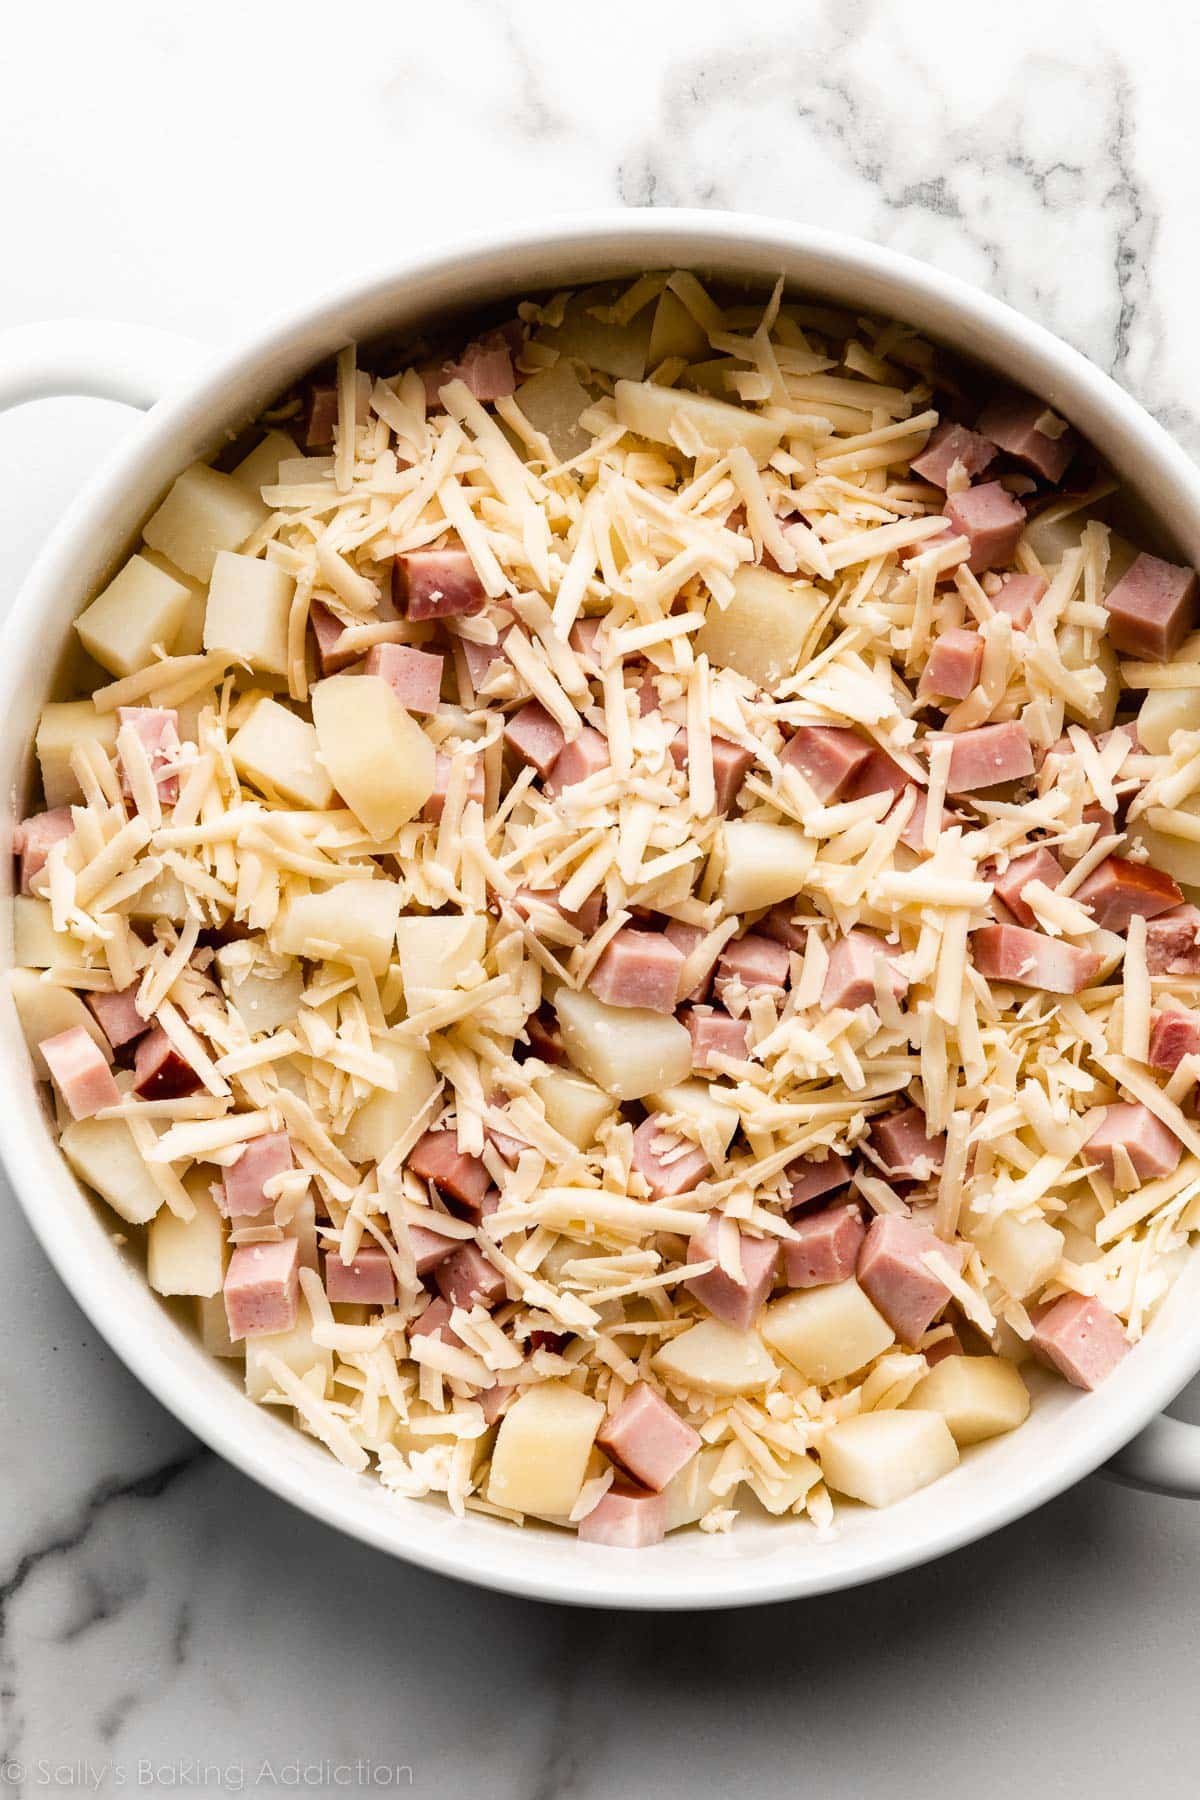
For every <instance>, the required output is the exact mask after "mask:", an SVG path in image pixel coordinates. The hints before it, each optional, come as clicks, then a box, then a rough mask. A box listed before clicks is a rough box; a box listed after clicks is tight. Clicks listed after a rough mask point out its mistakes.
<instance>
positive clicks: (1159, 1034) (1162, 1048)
mask: <svg viewBox="0 0 1200 1800" xmlns="http://www.w3.org/2000/svg"><path fill="white" fill-rule="evenodd" d="M1197 1054H1200V1013H1197V1012H1192V1011H1191V1010H1190V1008H1188V1007H1186V1006H1172V1007H1171V1008H1170V1009H1169V1010H1167V1011H1165V1012H1160V1013H1155V1014H1154V1016H1153V1019H1152V1021H1151V1025H1150V1054H1149V1056H1148V1057H1147V1059H1146V1060H1147V1061H1148V1062H1149V1064H1150V1067H1151V1068H1152V1069H1165V1070H1166V1071H1168V1073H1173V1072H1174V1071H1175V1070H1176V1069H1177V1068H1178V1067H1179V1065H1180V1063H1181V1062H1182V1061H1183V1059H1184V1057H1185V1056H1196V1055H1197Z"/></svg>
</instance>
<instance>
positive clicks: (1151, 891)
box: [1074, 856, 1183, 931]
mask: <svg viewBox="0 0 1200 1800" xmlns="http://www.w3.org/2000/svg"><path fill="white" fill-rule="evenodd" d="M1074 898H1075V899H1076V900H1078V901H1079V903H1080V905H1081V906H1089V907H1091V910H1092V917H1093V918H1094V919H1095V921H1096V923H1097V925H1099V926H1101V927H1102V929H1103V930H1105V931H1125V930H1127V929H1128V926H1129V921H1130V919H1133V918H1142V919H1156V918H1157V917H1158V915H1159V914H1160V913H1165V912H1170V911H1171V910H1172V908H1174V907H1176V906H1178V905H1180V903H1181V902H1182V900H1183V892H1182V890H1181V889H1180V888H1179V886H1178V885H1177V884H1176V883H1175V882H1174V881H1172V880H1171V877H1170V876H1169V875H1164V874H1163V872H1162V870H1161V869H1154V868H1151V866H1150V864H1149V863H1135V862H1128V861H1127V860H1126V859H1125V857H1123V856H1106V857H1105V859H1104V861H1103V862H1102V863H1101V864H1100V866H1099V867H1098V868H1095V869H1093V870H1092V872H1091V874H1090V875H1089V876H1088V877H1087V878H1086V880H1084V881H1081V882H1080V884H1079V886H1078V887H1077V888H1076V889H1075V894H1074Z"/></svg>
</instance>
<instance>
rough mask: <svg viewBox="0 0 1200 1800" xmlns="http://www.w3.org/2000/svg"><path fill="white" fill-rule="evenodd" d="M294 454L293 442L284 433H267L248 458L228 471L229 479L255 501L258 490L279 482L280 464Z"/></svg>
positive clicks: (258, 497) (259, 495)
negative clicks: (244, 489) (247, 491)
mask: <svg viewBox="0 0 1200 1800" xmlns="http://www.w3.org/2000/svg"><path fill="white" fill-rule="evenodd" d="M295 454H296V445H295V441H294V439H292V438H290V437H289V436H288V434H287V432H286V431H268V433H267V435H266V436H265V437H264V438H262V439H260V441H259V442H258V443H257V444H256V445H255V446H254V448H253V450H251V452H250V454H249V456H243V458H242V460H241V462H240V463H238V464H237V465H236V467H234V468H232V469H230V471H229V473H230V477H231V479H232V480H234V481H236V482H237V483H238V484H239V486H241V487H244V488H246V489H248V490H249V492H250V493H252V494H253V495H254V497H255V498H256V499H261V494H260V492H259V490H260V489H261V488H264V487H273V486H274V485H275V483H276V482H277V481H278V480H279V465H280V463H281V462H284V461H286V459H287V458H288V457H290V456H295Z"/></svg>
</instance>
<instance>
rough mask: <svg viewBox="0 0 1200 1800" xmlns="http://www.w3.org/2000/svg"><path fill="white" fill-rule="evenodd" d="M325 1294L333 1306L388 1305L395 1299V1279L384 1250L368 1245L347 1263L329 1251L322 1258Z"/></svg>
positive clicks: (335, 1252) (377, 1246) (375, 1245)
mask: <svg viewBox="0 0 1200 1800" xmlns="http://www.w3.org/2000/svg"><path fill="white" fill-rule="evenodd" d="M325 1292H326V1294H327V1295H328V1297H329V1299H330V1300H331V1301H333V1303H334V1304H335V1305H336V1304H337V1303H338V1302H339V1301H348V1302H350V1303H351V1304H357V1305H359V1306H390V1305H391V1304H392V1302H393V1300H395V1298H396V1277H395V1275H394V1274H393V1273H392V1265H391V1263H390V1262H389V1260H388V1254H387V1251H386V1250H384V1249H382V1248H381V1247H380V1246H379V1245H378V1244H371V1245H368V1246H366V1247H365V1248H364V1249H361V1250H360V1251H359V1252H358V1255H357V1256H355V1257H354V1258H353V1259H352V1260H351V1261H350V1262H348V1263H347V1262H343V1261H342V1259H341V1256H340V1255H339V1254H338V1252H337V1251H336V1250H331V1251H330V1252H329V1254H328V1256H327V1257H326V1258H325Z"/></svg>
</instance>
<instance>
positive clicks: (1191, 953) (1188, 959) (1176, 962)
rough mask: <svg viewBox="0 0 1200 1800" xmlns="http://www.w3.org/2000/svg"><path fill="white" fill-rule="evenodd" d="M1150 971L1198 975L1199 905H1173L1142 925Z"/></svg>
mask: <svg viewBox="0 0 1200 1800" xmlns="http://www.w3.org/2000/svg"><path fill="white" fill-rule="evenodd" d="M1146 967H1147V968H1148V969H1149V971H1150V973H1151V975H1200V907H1196V906H1191V905H1187V906H1174V907H1172V908H1171V911H1170V912H1165V913H1160V914H1159V916H1158V918H1157V919H1152V920H1151V921H1150V923H1149V924H1148V925H1147V926H1146Z"/></svg>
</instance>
